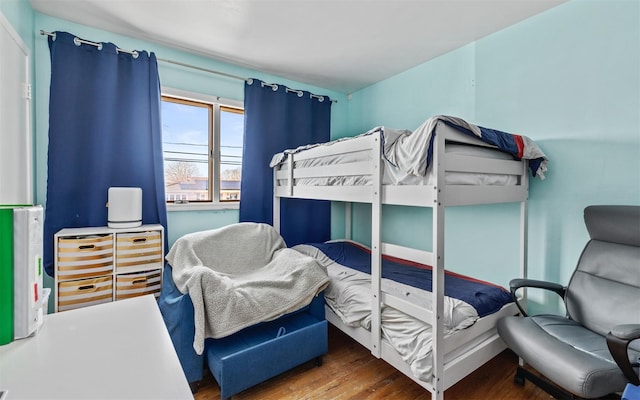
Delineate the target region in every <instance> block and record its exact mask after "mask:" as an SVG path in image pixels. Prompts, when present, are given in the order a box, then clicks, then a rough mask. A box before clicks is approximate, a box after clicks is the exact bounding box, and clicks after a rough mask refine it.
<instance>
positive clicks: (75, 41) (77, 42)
mask: <svg viewBox="0 0 640 400" xmlns="http://www.w3.org/2000/svg"><path fill="white" fill-rule="evenodd" d="M73 44H75V45H76V46H78V47H80V45H81V44H82V42H81V41H80V38H79V37H77V36H76V37H74V38H73Z"/></svg>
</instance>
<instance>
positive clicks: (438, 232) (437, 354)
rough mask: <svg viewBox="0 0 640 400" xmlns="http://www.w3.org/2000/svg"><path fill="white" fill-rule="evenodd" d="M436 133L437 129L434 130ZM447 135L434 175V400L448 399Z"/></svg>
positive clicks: (441, 141) (438, 148) (439, 147)
mask: <svg viewBox="0 0 640 400" xmlns="http://www.w3.org/2000/svg"><path fill="white" fill-rule="evenodd" d="M434 134H435V132H434ZM444 143H445V138H444V135H437V136H436V138H435V140H434V143H433V145H434V146H436V148H435V149H434V151H433V155H434V158H433V164H432V168H433V174H434V176H435V177H436V180H435V181H436V182H439V184H440V185H442V186H440V187H438V186H434V187H433V192H434V193H433V207H432V225H433V243H432V248H431V251H432V253H433V280H432V288H431V295H432V296H433V300H432V304H433V320H432V325H431V326H432V328H431V329H432V335H433V344H432V346H433V347H432V358H433V366H432V368H433V372H432V373H433V382H432V385H433V391H432V392H431V399H432V400H442V399H444V379H443V376H444V352H445V350H444V318H443V315H444V230H445V229H444V228H445V225H444V224H445V204H446V200H447V196H446V190H445V188H446V186H445V185H444V181H445V180H444V174H445V168H444V164H443V163H444V160H441V158H440V154H444Z"/></svg>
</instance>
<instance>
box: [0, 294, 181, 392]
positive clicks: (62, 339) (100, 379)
mask: <svg viewBox="0 0 640 400" xmlns="http://www.w3.org/2000/svg"><path fill="white" fill-rule="evenodd" d="M0 390H5V391H8V392H7V394H6V400H14V399H193V396H192V394H191V390H190V389H189V384H188V383H187V380H186V378H185V376H184V372H183V371H182V368H181V367H180V362H179V361H178V356H177V355H176V352H175V350H174V348H173V344H172V343H171V338H170V337H169V333H168V332H167V328H166V327H165V325H164V321H163V320H162V315H161V314H160V310H159V309H158V305H157V303H156V301H155V299H154V297H153V295H147V296H142V297H136V298H132V299H128V300H120V301H116V302H113V303H106V304H100V305H97V306H93V307H86V308H79V309H76V310H71V311H65V312H60V313H55V314H50V315H47V316H45V319H44V324H43V326H42V327H41V328H40V331H39V332H38V333H37V334H36V335H35V336H33V337H30V338H27V339H21V340H17V341H13V342H11V343H9V344H7V345H4V346H0ZM3 400H4V399H3Z"/></svg>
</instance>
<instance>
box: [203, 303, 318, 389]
mask: <svg viewBox="0 0 640 400" xmlns="http://www.w3.org/2000/svg"><path fill="white" fill-rule="evenodd" d="M327 350H328V340H327V321H326V320H325V317H324V297H323V296H322V295H319V296H317V297H316V298H315V299H314V300H313V301H312V302H311V304H309V305H308V306H307V307H304V308H303V309H301V310H298V311H296V312H293V313H291V314H287V315H285V316H283V317H281V318H278V319H277V320H274V321H269V322H264V323H261V324H258V325H254V326H251V327H249V328H246V329H243V330H242V331H240V332H237V333H235V334H233V335H231V336H228V337H226V338H222V339H207V340H206V341H205V357H206V359H207V363H208V366H209V369H210V370H211V373H212V375H213V377H214V378H215V379H216V381H217V382H218V384H219V385H220V395H221V397H222V399H227V398H229V397H231V396H232V395H234V394H236V393H238V392H241V391H242V390H245V389H247V388H249V387H251V386H254V385H256V384H258V383H260V382H263V381H265V380H267V379H269V378H272V377H274V376H276V375H278V374H281V373H283V372H285V371H287V370H289V369H291V368H293V367H295V366H298V365H300V364H302V363H304V362H307V361H309V360H312V359H314V358H315V359H317V362H318V364H321V362H322V355H323V354H325V353H326V352H327Z"/></svg>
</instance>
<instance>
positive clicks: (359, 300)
mask: <svg viewBox="0 0 640 400" xmlns="http://www.w3.org/2000/svg"><path fill="white" fill-rule="evenodd" d="M294 249H295V250H297V251H300V252H301V253H304V254H306V255H309V256H312V257H315V258H316V259H317V260H318V261H319V262H320V263H321V264H322V265H323V266H325V267H326V268H327V273H328V275H329V278H330V284H329V286H328V287H327V289H326V290H325V301H326V303H327V305H328V306H329V308H330V309H331V310H332V311H333V312H334V313H335V314H336V315H338V317H340V319H341V320H342V322H343V323H344V324H345V325H347V326H350V327H362V328H364V329H367V330H370V329H371V278H370V274H371V251H370V250H369V249H368V248H367V247H365V246H363V245H361V244H358V243H355V242H352V241H331V242H326V243H313V244H303V245H298V246H295V247H294ZM431 272H432V271H431V267H429V266H427V265H423V264H418V263H414V262H411V261H407V260H402V259H398V258H394V257H389V256H385V255H383V256H382V279H381V290H382V291H383V292H385V293H388V294H390V295H392V296H395V297H398V298H402V299H403V300H405V301H409V302H411V303H413V304H415V305H417V306H420V307H422V308H426V309H429V310H431V309H432V306H431V305H432V294H431V292H430V290H431ZM511 302H512V298H511V295H510V294H509V292H508V291H507V290H506V289H504V288H502V287H500V286H498V285H494V284H491V283H488V282H484V281H480V280H477V279H473V278H470V277H467V276H463V275H459V274H455V273H452V272H449V271H445V297H444V336H445V337H448V336H450V335H452V334H453V333H455V332H457V331H460V330H462V329H465V328H468V327H470V326H472V325H473V324H474V323H475V322H476V321H477V320H478V319H479V318H481V317H484V316H487V315H490V314H492V313H494V312H497V311H499V310H501V309H502V308H503V307H504V306H505V305H506V304H508V303H511ZM381 329H382V336H383V338H384V339H386V340H387V341H388V342H389V343H390V344H391V345H392V347H393V348H394V349H395V350H396V351H397V352H398V354H400V356H402V358H403V359H404V361H405V362H407V364H409V366H410V369H411V372H412V374H413V375H414V377H416V378H417V379H419V380H422V381H425V382H426V381H429V380H430V378H431V372H432V367H431V365H432V362H431V348H432V332H431V325H430V324H429V323H427V322H424V321H420V320H418V319H416V318H413V317H411V316H409V315H407V314H405V313H403V312H401V311H398V310H396V309H394V308H392V307H388V306H385V305H383V307H382V309H381Z"/></svg>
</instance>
